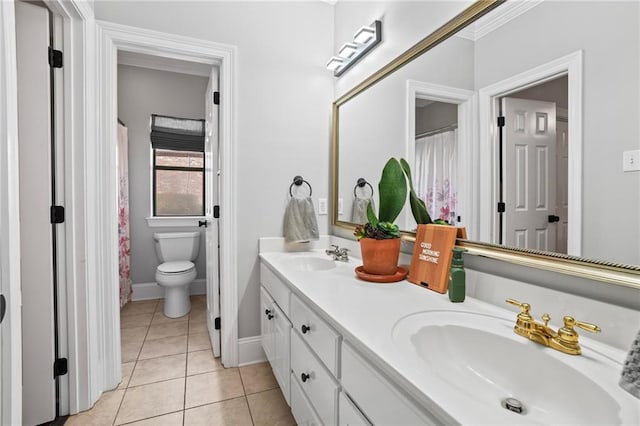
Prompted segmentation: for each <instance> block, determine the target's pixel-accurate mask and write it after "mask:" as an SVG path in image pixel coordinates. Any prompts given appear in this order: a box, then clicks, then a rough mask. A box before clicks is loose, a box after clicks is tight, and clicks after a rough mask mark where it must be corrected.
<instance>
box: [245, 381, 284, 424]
mask: <svg viewBox="0 0 640 426" xmlns="http://www.w3.org/2000/svg"><path fill="white" fill-rule="evenodd" d="M247 402H248V403H249V410H250V411H251V417H252V418H253V424H254V425H255V426H293V425H295V424H296V421H295V420H294V418H293V415H292V414H291V410H290V409H289V406H288V405H287V401H285V399H284V396H282V392H280V389H273V390H268V391H265V392H259V393H254V394H251V395H247Z"/></svg>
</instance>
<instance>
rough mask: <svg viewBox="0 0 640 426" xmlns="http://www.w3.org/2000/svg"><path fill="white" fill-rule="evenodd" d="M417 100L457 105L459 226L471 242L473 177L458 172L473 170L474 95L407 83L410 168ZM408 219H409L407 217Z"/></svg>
mask: <svg viewBox="0 0 640 426" xmlns="http://www.w3.org/2000/svg"><path fill="white" fill-rule="evenodd" d="M416 98H421V99H429V100H433V101H438V102H446V103H449V104H457V105H458V141H457V142H458V145H459V146H458V148H459V149H458V151H457V153H458V164H457V167H458V183H457V184H458V196H457V200H458V209H461V211H462V212H463V213H462V215H461V216H462V219H463V220H462V222H461V225H464V226H466V227H467V230H468V232H469V238H471V239H475V238H474V232H475V231H474V230H475V229H477V226H475V223H474V220H473V218H475V217H477V214H476V211H475V210H476V209H475V205H476V204H475V203H474V199H473V194H474V193H475V191H473V190H472V189H471V188H472V187H473V181H474V179H473V176H474V173H473V172H471V173H468V174H467V175H466V176H460V171H461V170H473V168H472V166H473V161H472V160H473V156H472V154H471V153H472V149H473V140H472V135H473V134H474V133H475V128H476V123H475V119H474V117H476V114H475V102H474V101H475V98H476V96H475V92H473V91H472V90H465V89H460V88H457V87H450V86H443V85H440V84H434V83H428V82H423V81H417V80H407V102H406V105H407V111H406V114H405V115H406V117H407V124H406V129H407V134H406V136H405V140H406V141H407V145H406V158H407V161H408V162H409V164H415V161H414V160H415V156H416V137H415V134H416V112H415V111H416ZM408 215H409V216H407V219H408V218H409V217H411V213H410V212H409V213H408Z"/></svg>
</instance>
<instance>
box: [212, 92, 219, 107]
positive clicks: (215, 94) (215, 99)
mask: <svg viewBox="0 0 640 426" xmlns="http://www.w3.org/2000/svg"><path fill="white" fill-rule="evenodd" d="M213 104H214V105H220V92H213Z"/></svg>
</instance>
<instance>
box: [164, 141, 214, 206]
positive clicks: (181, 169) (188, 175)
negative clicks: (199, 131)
mask: <svg viewBox="0 0 640 426" xmlns="http://www.w3.org/2000/svg"><path fill="white" fill-rule="evenodd" d="M153 210H154V212H153V215H154V216H203V215H204V153H203V152H193V151H173V150H165V149H154V150H153Z"/></svg>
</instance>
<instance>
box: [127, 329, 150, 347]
mask: <svg viewBox="0 0 640 426" xmlns="http://www.w3.org/2000/svg"><path fill="white" fill-rule="evenodd" d="M148 330H149V327H148V326H144V327H132V328H123V329H122V330H120V341H122V342H125V343H126V342H142V341H144V337H145V336H146V335H147V331H148Z"/></svg>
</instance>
